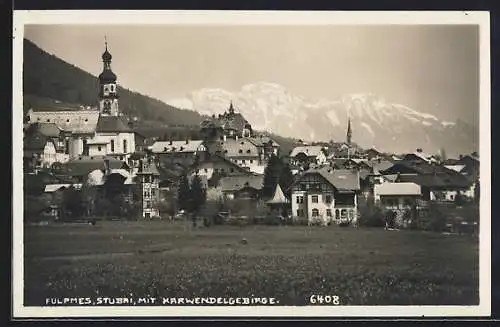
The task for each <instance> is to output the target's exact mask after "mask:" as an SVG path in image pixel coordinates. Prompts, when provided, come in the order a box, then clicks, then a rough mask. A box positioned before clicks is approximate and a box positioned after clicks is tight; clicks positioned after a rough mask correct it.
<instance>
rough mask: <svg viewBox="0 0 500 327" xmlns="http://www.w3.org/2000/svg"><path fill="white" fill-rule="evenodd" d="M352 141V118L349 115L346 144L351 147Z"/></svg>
mask: <svg viewBox="0 0 500 327" xmlns="http://www.w3.org/2000/svg"><path fill="white" fill-rule="evenodd" d="M351 139H352V129H351V116H350V115H349V118H348V119H347V137H346V142H347V144H348V145H349V146H350V145H351Z"/></svg>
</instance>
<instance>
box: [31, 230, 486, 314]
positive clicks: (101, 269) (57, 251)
mask: <svg viewBox="0 0 500 327" xmlns="http://www.w3.org/2000/svg"><path fill="white" fill-rule="evenodd" d="M24 238H25V240H24V244H25V247H24V251H25V253H24V254H25V259H24V274H25V291H24V296H25V305H27V306H30V305H36V306H38V305H43V304H44V301H45V299H46V298H48V297H93V298H95V297H97V296H110V297H111V296H114V297H120V296H134V297H141V296H153V297H203V296H207V297H237V296H239V297H245V296H252V295H253V296H259V297H275V298H277V299H278V300H279V301H280V304H286V305H301V304H307V303H308V299H309V297H310V296H311V295H313V294H320V295H339V296H340V301H341V304H346V305H371V304H374V305H375V304H377V305H382V304H384V305H477V304H478V302H479V293H478V288H479V286H478V285H479V277H478V264H479V262H478V261H479V255H478V240H477V239H476V238H472V237H468V236H454V235H441V234H436V233H428V232H419V231H384V230H383V229H363V228H360V229H359V230H356V229H353V228H342V227H326V228H321V227H304V226H293V227H292V226H246V227H237V226H217V227H211V228H198V229H190V228H188V227H187V226H186V225H183V224H179V223H177V224H176V223H167V222H161V221H158V222H103V223H99V224H98V225H96V226H90V225H48V226H25V229H24ZM243 239H245V240H246V242H244V241H243V242H242V240H243Z"/></svg>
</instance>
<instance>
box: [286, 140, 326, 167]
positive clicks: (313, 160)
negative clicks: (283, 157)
mask: <svg viewBox="0 0 500 327" xmlns="http://www.w3.org/2000/svg"><path fill="white" fill-rule="evenodd" d="M289 158H290V164H292V165H294V166H301V167H308V166H309V165H311V164H313V165H318V166H320V165H323V164H325V163H326V154H325V151H324V150H323V147H322V146H319V145H303V146H297V147H295V148H294V149H293V150H292V152H291V153H290V155H289Z"/></svg>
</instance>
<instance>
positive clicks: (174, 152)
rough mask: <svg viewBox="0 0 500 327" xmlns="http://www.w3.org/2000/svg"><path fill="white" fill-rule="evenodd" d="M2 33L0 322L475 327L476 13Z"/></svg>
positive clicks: (482, 124)
mask: <svg viewBox="0 0 500 327" xmlns="http://www.w3.org/2000/svg"><path fill="white" fill-rule="evenodd" d="M13 18H14V19H13V22H14V26H13V32H14V35H13V49H14V50H13V51H14V53H13V59H14V66H13V86H14V93H13V108H12V112H13V122H12V123H13V131H14V134H13V149H14V152H13V168H14V175H13V176H14V186H13V187H14V189H13V192H14V208H15V212H14V218H13V240H14V243H13V256H14V260H13V281H12V284H13V297H14V298H13V315H14V317H16V318H36V317H46V318H55V317H148V316H154V317H189V316H198V317H199V316H203V317H222V316H224V317H287V316H293V317H297V318H299V317H454V316H455V317H456V316H465V317H471V316H483V317H485V316H489V315H490V310H491V308H490V306H491V302H490V297H491V291H490V287H491V285H490V284H491V281H490V278H491V276H490V260H491V259H490V258H491V256H490V246H491V245H490V243H491V239H490V235H491V233H490V226H491V225H490V223H491V213H490V201H491V198H490V192H491V189H490V180H491V176H490V109H491V108H490V57H489V56H490V55H489V53H490V35H489V33H490V32H489V29H490V23H489V14H488V13H487V12H446V11H441V12H431V11H429V12H397V11H396V12H286V11H285V12H273V11H267V12H264V11H261V12H259V11H253V12H245V11H118V10H117V11H113V10H103V11H85V10H81V11H57V10H56V11H15V12H14V17H13ZM480 162H483V164H481V165H480Z"/></svg>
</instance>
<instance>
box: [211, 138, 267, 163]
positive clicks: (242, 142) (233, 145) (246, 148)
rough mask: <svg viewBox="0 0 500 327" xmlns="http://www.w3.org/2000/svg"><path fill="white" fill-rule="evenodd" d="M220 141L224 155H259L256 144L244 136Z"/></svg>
mask: <svg viewBox="0 0 500 327" xmlns="http://www.w3.org/2000/svg"><path fill="white" fill-rule="evenodd" d="M220 142H221V146H222V151H223V152H224V156H226V157H229V158H233V157H257V156H258V155H259V152H258V148H257V146H256V145H255V144H254V143H253V142H251V141H250V140H248V139H246V138H241V139H238V140H234V139H227V140H225V141H220Z"/></svg>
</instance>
